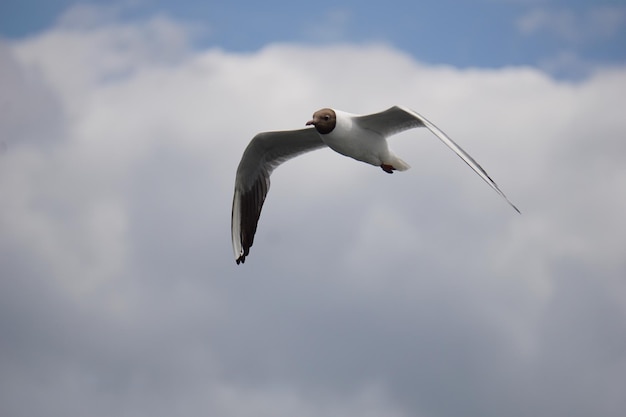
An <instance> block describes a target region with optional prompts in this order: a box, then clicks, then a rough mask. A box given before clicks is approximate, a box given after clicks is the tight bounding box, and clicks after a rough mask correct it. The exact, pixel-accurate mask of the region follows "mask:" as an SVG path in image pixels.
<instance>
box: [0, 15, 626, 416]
mask: <svg viewBox="0 0 626 417" xmlns="http://www.w3.org/2000/svg"><path fill="white" fill-rule="evenodd" d="M172 25H174V24H173V23H172V24H170V23H168V24H167V25H164V26H158V27H155V26H154V25H153V24H152V23H150V22H148V23H146V24H145V25H142V24H138V25H134V26H123V27H122V29H123V30H122V32H120V27H119V26H111V27H108V26H104V27H100V28H98V29H97V30H96V31H90V30H89V29H86V28H80V27H78V28H67V27H63V28H61V29H59V30H51V31H50V32H47V33H44V34H42V35H40V36H38V37H35V38H32V39H29V40H27V41H21V42H15V43H10V44H8V45H5V47H4V48H2V49H0V53H2V55H3V59H1V60H0V62H3V63H5V62H6V63H7V64H4V66H3V68H5V69H6V68H8V70H3V71H2V73H1V74H2V79H0V84H1V85H11V86H13V88H14V90H12V91H13V92H12V93H11V95H10V97H11V106H12V108H15V109H18V110H19V111H17V115H16V114H9V113H6V112H3V113H2V115H1V116H0V117H2V120H1V121H0V126H8V124H7V123H12V121H13V120H19V118H22V119H23V120H29V121H32V122H33V123H22V125H23V126H29V125H33V126H35V128H31V127H28V128H24V129H17V128H15V129H14V128H12V129H13V130H11V132H12V133H11V136H12V142H11V146H10V147H9V148H8V149H7V151H6V152H4V153H3V154H0V194H1V195H2V196H3V202H2V210H0V225H1V230H2V234H0V261H1V262H0V272H1V275H2V280H0V286H1V287H0V309H1V313H2V314H0V332H1V333H2V335H3V337H2V338H1V339H0V340H1V341H0V375H2V376H1V377H0V384H1V387H2V389H0V404H3V405H2V407H3V411H4V412H5V413H6V414H7V415H12V416H20V415H24V416H26V415H43V414H46V415H59V416H61V415H63V416H83V415H91V416H100V415H102V416H105V415H121V416H125V415H128V416H131V415H132V416H142V415H150V416H159V415H172V414H177V415H179V414H187V415H188V414H192V415H195V414H208V415H232V416H252V415H254V416H259V415H272V416H283V415H284V416H287V415H289V416H292V415H301V416H314V415H315V416H317V415H330V416H344V415H362V416H369V415H371V416H374V415H391V416H414V415H423V416H453V415H459V414H463V415H476V416H479V415H480V416H490V415H493V416H495V415H503V414H505V415H513V416H515V415H520V416H522V415H567V416H571V415H590V414H594V415H605V416H619V415H621V412H622V411H623V409H624V406H625V405H626V404H625V403H624V400H623V393H622V392H621V390H620V388H621V387H623V386H624V382H625V381H624V375H626V372H624V371H626V369H624V368H625V366H626V361H625V358H626V356H625V352H626V351H625V347H626V337H625V336H624V335H625V334H626V332H625V330H626V329H625V325H624V323H626V320H625V318H626V317H625V316H626V311H625V310H624V308H623V306H624V305H626V303H625V301H626V300H624V296H623V294H625V293H626V292H624V280H623V277H624V276H626V265H625V264H624V260H623V248H624V247H626V242H625V241H624V240H625V236H626V230H624V228H625V226H624V222H623V221H621V219H622V213H623V212H624V210H625V209H626V200H625V199H624V196H623V195H622V193H620V192H619V190H622V189H624V185H625V184H624V181H625V180H624V179H625V178H626V176H625V175H624V174H625V171H624V167H625V166H626V164H625V162H626V161H625V159H626V152H624V149H623V146H622V143H623V141H622V140H621V139H622V137H623V134H624V132H625V131H626V125H625V124H624V121H623V117H622V115H621V114H620V112H619V111H617V110H616V109H618V108H620V107H619V106H618V104H619V103H617V102H615V99H614V97H623V96H624V94H619V92H620V91H621V90H623V89H624V86H625V85H626V83H625V78H626V71H624V70H623V69H617V70H615V69H614V70H610V71H609V70H607V71H604V72H599V73H598V74H597V75H595V76H594V77H593V78H589V79H586V80H584V81H582V82H580V83H577V84H565V83H561V82H556V81H554V80H552V79H550V78H549V77H546V76H545V75H543V74H542V73H541V72H538V71H535V70H532V69H527V68H526V69H524V68H510V69H503V70H464V71H460V70H456V69H453V68H447V67H431V66H425V65H423V64H421V63H418V62H414V61H413V60H411V59H410V58H408V57H407V56H406V55H404V54H403V53H401V52H399V51H396V50H393V49H390V48H387V47H384V46H360V47H354V46H328V47H323V48H305V47H301V46H299V45H274V46H270V47H268V48H266V49H264V50H261V51H259V52H256V53H253V54H230V53H227V52H223V51H218V50H206V51H197V52H194V53H192V52H189V51H188V50H187V46H186V45H185V44H182V45H181V46H180V48H179V49H180V55H179V54H177V49H176V47H174V49H173V50H172V55H171V56H177V57H178V59H165V60H163V59H158V57H157V58H155V59H152V58H150V59H146V57H151V56H153V55H151V51H154V50H155V43H154V42H157V45H156V46H158V42H161V41H163V42H165V44H167V45H170V46H171V45H176V43H175V42H174V43H169V42H168V36H170V35H171V36H174V37H175V38H176V39H180V38H179V34H180V33H184V29H183V28H181V29H180V30H172V28H173V27H175V26H172ZM159 27H167V30H164V31H163V32H159V33H160V35H159V36H145V34H146V33H153V32H154V31H155V30H156V31H159V30H160V29H159ZM120 33H123V34H124V39H126V40H128V39H132V40H133V41H132V48H133V50H134V51H135V52H137V53H123V51H124V50H125V45H126V42H127V41H124V40H120ZM168 34H169V35H168ZM61 35H62V36H61ZM161 35H162V36H161ZM112 39H117V41H115V42H113V41H111V40H112ZM155 39H156V40H155ZM72 45H73V46H72ZM96 45H97V46H98V47H99V48H100V49H99V51H100V53H101V57H102V60H99V61H96V62H94V63H93V64H92V65H85V64H84V62H85V59H86V57H87V56H90V55H89V54H90V53H91V52H89V51H90V50H92V49H91V47H92V46H96ZM70 46H72V47H70ZM142 48H145V51H144V50H143V49H142ZM60 51H66V54H67V56H66V60H65V61H64V62H65V63H67V62H73V63H75V64H74V65H66V64H63V63H62V62H61V63H60V62H59V60H58V54H59V53H60ZM68 51H69V52H68ZM144 52H145V53H144ZM5 57H6V58H7V59H6V60H5V59H4V58H5ZM106 57H108V58H106ZM113 57H114V59H113ZM81 63H82V64H81ZM110 63H114V65H112V64H110ZM63 65H65V66H63ZM119 68H132V69H133V70H132V71H121V72H120V71H118V70H119ZM112 73H113V74H115V76H114V77H111V76H108V75H110V74H112ZM24 74H30V75H28V76H29V77H31V78H30V81H28V83H26V82H24V81H23V80H24V77H25V75H24ZM372 80H377V81H376V82H372ZM623 93H626V92H623ZM42 97H43V99H42ZM392 104H404V105H408V106H410V107H413V108H415V109H416V110H417V111H419V112H421V113H423V114H425V115H426V116H427V117H429V118H431V119H432V120H433V121H434V122H435V123H436V124H438V125H439V126H440V127H441V128H443V129H444V130H445V131H446V132H447V133H449V134H450V135H451V136H452V137H453V138H454V139H456V140H457V141H458V142H459V143H460V144H461V145H462V146H463V147H464V148H466V149H467V150H468V151H469V152H470V153H471V154H472V155H473V156H475V157H476V159H477V160H478V161H480V162H481V163H482V164H483V165H484V166H485V167H486V168H487V170H488V171H489V172H490V174H492V176H493V177H494V179H495V180H496V181H497V182H498V183H499V185H500V186H501V187H502V188H503V189H504V190H505V192H507V194H508V195H509V196H510V197H511V199H512V200H513V201H514V202H515V203H516V204H518V205H519V207H520V208H521V209H522V211H523V213H524V214H523V215H522V216H518V215H516V214H515V213H514V212H513V211H512V210H510V208H509V207H507V206H506V204H504V203H503V202H502V201H500V200H499V199H498V197H497V195H495V194H494V193H493V192H492V191H491V190H489V188H488V187H487V186H486V185H485V184H483V183H482V182H481V181H480V179H479V178H478V177H476V176H475V175H473V174H472V172H471V171H470V170H469V169H468V168H467V167H466V166H465V165H464V164H463V163H462V162H461V161H459V160H458V158H456V157H455V156H454V155H453V154H452V153H451V152H449V151H448V150H447V149H445V147H444V146H443V145H441V144H440V143H438V142H437V140H436V138H434V137H432V135H429V134H428V132H425V131H411V132H408V133H405V134H402V135H400V136H398V137H397V138H394V139H393V140H392V147H393V148H394V150H395V151H396V152H397V153H398V154H399V155H401V156H402V158H403V159H405V160H406V161H407V162H409V163H410V164H411V165H412V166H413V168H412V169H411V170H410V171H408V172H406V173H402V174H395V175H383V174H382V173H381V172H380V170H376V169H373V168H372V167H369V166H366V165H364V164H359V163H356V162H354V161H352V160H349V159H346V158H342V157H340V156H338V155H335V154H334V153H332V152H328V151H320V152H317V153H314V154H310V155H306V156H303V157H301V158H299V159H298V160H295V161H290V162H288V163H286V164H285V165H284V166H281V167H280V168H279V169H278V170H277V171H276V172H275V175H274V176H273V183H272V190H271V191H270V194H269V197H268V200H267V203H266V206H265V208H264V212H263V215H262V218H261V223H260V225H259V231H258V236H257V238H256V240H255V245H254V246H253V248H252V252H251V255H250V258H249V260H248V261H247V262H246V264H245V265H243V266H239V267H237V266H236V265H235V263H234V260H233V257H232V253H231V248H230V242H229V238H230V232H229V221H230V219H229V214H230V204H231V198H232V195H231V193H232V185H233V181H234V171H235V169H236V166H237V163H238V159H239V157H240V155H241V152H242V150H243V149H244V147H245V146H246V144H247V141H248V140H249V138H251V137H252V136H253V135H254V134H255V133H256V132H257V131H259V130H269V129H283V128H284V129H291V128H297V127H300V126H302V125H303V124H304V122H305V121H306V120H308V118H309V116H310V115H311V113H312V112H313V111H314V110H316V109H317V108H319V107H322V106H328V105H330V106H335V107H337V108H342V109H344V110H347V111H351V112H363V113H365V112H370V111H375V110H380V109H383V108H385V107H386V106H389V105H392ZM32 109H35V110H32ZM37 115H46V117H38V116H37ZM16 117H17V119H16ZM33 129H34V130H33ZM47 131H50V132H56V133H55V134H54V137H55V138H57V140H55V141H52V142H49V143H47V142H46V143H47V144H46V145H44V144H43V142H44V140H43V139H41V137H42V136H45V133H42V132H47ZM33 132H35V133H33Z"/></svg>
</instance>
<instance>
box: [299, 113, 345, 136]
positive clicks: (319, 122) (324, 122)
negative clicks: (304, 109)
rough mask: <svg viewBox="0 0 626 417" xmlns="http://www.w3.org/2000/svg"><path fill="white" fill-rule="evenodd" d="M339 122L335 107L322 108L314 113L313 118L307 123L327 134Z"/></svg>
mask: <svg viewBox="0 0 626 417" xmlns="http://www.w3.org/2000/svg"><path fill="white" fill-rule="evenodd" d="M336 124H337V115H336V114H335V111H334V110H333V109H321V110H318V111H316V112H315V113H313V119H311V120H309V121H308V122H306V125H307V126H309V125H313V126H315V129H316V130H317V131H318V132H319V133H321V134H322V135H325V134H327V133H330V132H332V131H333V129H334V128H335V125H336Z"/></svg>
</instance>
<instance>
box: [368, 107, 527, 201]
mask: <svg viewBox="0 0 626 417" xmlns="http://www.w3.org/2000/svg"><path fill="white" fill-rule="evenodd" d="M356 120H357V123H359V125H361V126H362V127H364V128H367V129H371V130H374V131H376V132H379V133H380V134H382V135H383V136H385V137H387V136H390V135H393V134H395V133H399V132H402V131H405V130H407V129H412V128H414V127H425V128H427V129H428V130H430V131H431V132H432V133H434V134H435V136H437V137H438V138H439V139H441V141H442V142H443V143H445V144H446V146H448V147H449V148H450V149H452V150H453V151H454V152H455V153H456V154H457V155H458V156H459V157H460V158H461V159H462V160H463V161H465V163H466V164H467V165H469V166H470V168H472V169H473V170H474V172H476V173H477V174H478V175H479V176H480V177H481V178H482V179H483V180H485V182H486V183H487V184H489V186H491V188H493V189H494V190H495V192H497V193H498V194H500V196H501V197H502V198H504V199H505V200H506V201H507V203H509V204H510V205H511V207H513V208H514V209H515V211H517V212H518V213H520V211H519V209H518V208H517V207H515V205H514V204H513V203H511V202H510V201H509V199H508V198H507V197H506V195H504V193H503V192H502V191H501V190H500V188H498V186H497V185H496V183H495V181H494V180H492V179H491V177H490V176H489V174H487V171H485V170H484V169H483V167H481V166H480V165H479V164H478V162H476V161H475V160H474V158H472V157H471V156H470V155H469V154H468V153H467V152H465V151H464V150H463V149H462V148H461V147H460V146H459V145H457V144H456V142H454V141H453V140H452V139H450V138H449V137H448V135H446V134H445V133H443V132H442V131H441V129H439V128H438V127H437V126H435V125H434V124H432V123H431V122H430V121H429V120H428V119H426V118H425V117H424V116H422V115H421V114H419V113H417V112H414V111H413V110H411V109H407V108H405V107H400V106H394V107H391V108H390V109H387V110H385V111H382V112H380V113H374V114H368V115H366V116H360V117H358V118H357V119H356Z"/></svg>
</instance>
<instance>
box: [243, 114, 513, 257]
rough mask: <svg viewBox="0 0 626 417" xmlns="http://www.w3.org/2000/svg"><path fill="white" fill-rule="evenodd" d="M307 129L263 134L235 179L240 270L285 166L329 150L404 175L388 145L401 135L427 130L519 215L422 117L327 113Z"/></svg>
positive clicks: (401, 164)
mask: <svg viewBox="0 0 626 417" xmlns="http://www.w3.org/2000/svg"><path fill="white" fill-rule="evenodd" d="M306 125H307V126H313V127H312V128H311V127H309V128H304V129H299V130H287V131H276V132H262V133H259V134H257V135H256V136H255V137H254V138H253V139H252V140H251V141H250V144H248V147H247V148H246V150H245V151H244V153H243V156H242V157H241V162H239V167H238V168H237V175H236V177H235V194H234V197H233V207H232V217H231V233H232V239H233V251H234V253H235V261H236V262H237V264H239V263H244V262H245V260H246V256H248V254H249V252H250V247H251V246H252V243H253V241H254V234H255V232H256V228H257V223H258V221H259V217H260V215H261V208H262V207H263V202H264V201H265V197H266V196H267V192H268V190H269V188H270V175H271V173H272V171H273V170H274V169H275V168H276V167H277V166H278V165H280V164H282V163H283V162H285V161H287V160H288V159H291V158H293V157H295V156H298V155H300V154H303V153H305V152H309V151H313V150H316V149H320V148H324V147H329V148H331V149H333V150H334V151H336V152H339V153H340V154H342V155H345V156H349V157H351V158H354V159H356V160H357V161H362V162H365V163H368V164H371V165H374V166H377V167H380V168H381V169H382V170H383V171H385V172H387V173H389V174H391V173H393V171H396V170H397V171H405V170H407V169H409V168H410V167H409V165H408V164H407V163H406V162H404V161H403V160H402V159H400V158H398V157H397V156H396V155H395V154H394V153H393V152H392V151H391V150H390V149H389V146H388V144H387V138H388V137H389V136H391V135H394V134H396V133H400V132H402V131H405V130H408V129H412V128H416V127H425V128H427V129H428V130H430V131H431V132H432V133H434V134H435V136H437V137H438V138H439V139H441V141H443V143H445V144H446V145H447V146H448V147H449V148H450V149H452V150H453V151H454V152H455V153H456V154H457V155H458V156H459V157H460V158H461V159H463V161H465V163H466V164H467V165H469V166H470V167H471V168H472V169H473V170H474V172H476V173H477V174H478V175H479V176H480V177H481V178H482V179H483V180H485V182H486V183H487V184H489V185H490V186H491V188H493V189H494V190H495V191H496V192H497V193H498V194H499V195H500V196H501V197H503V198H504V199H505V200H506V201H507V202H508V203H509V204H510V205H511V207H513V208H514V209H515V211H517V212H518V213H519V212H520V211H519V210H518V209H517V207H515V205H514V204H513V203H511V202H510V201H509V199H508V198H507V197H506V196H505V195H504V193H503V192H502V191H500V188H498V186H497V185H496V183H495V182H494V181H493V180H492V179H491V178H490V177H489V175H488V174H487V172H486V171H485V170H484V169H483V168H482V167H481V166H480V165H479V164H478V163H477V162H476V161H475V160H474V158H472V157H471V156H470V155H469V154H468V153H467V152H465V151H464V150H463V149H461V147H460V146H459V145H457V144H456V143H455V142H453V141H452V139H450V138H449V137H448V136H447V135H446V134H445V133H443V132H442V131H441V130H440V129H439V128H438V127H437V126H435V125H434V124H432V123H431V122H430V121H428V120H427V119H426V118H425V117H423V116H422V115H420V114H418V113H416V112H414V111H413V110H410V109H407V108H405V107H401V106H394V107H391V108H390V109H387V110H385V111H382V112H379V113H373V114H367V115H362V116H361V115H356V114H351V113H346V112H343V111H340V110H336V109H330V108H324V109H321V110H318V111H316V112H315V113H314V114H313V119H311V120H309V121H308V122H306Z"/></svg>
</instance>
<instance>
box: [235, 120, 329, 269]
mask: <svg viewBox="0 0 626 417" xmlns="http://www.w3.org/2000/svg"><path fill="white" fill-rule="evenodd" d="M324 146H326V145H325V144H324V142H323V141H322V139H321V138H320V136H319V134H318V133H317V131H316V130H315V129H314V128H308V129H300V130H291V131H280V132H263V133H259V134H258V135H256V136H255V137H254V138H253V139H252V140H251V141H250V144H248V147H247V148H246V150H245V151H244V153H243V156H242V157H241V162H239V167H238V168H237V176H236V178H235V193H234V196H233V207H232V213H231V233H232V240H233V251H234V253H235V261H236V262H237V263H238V264H239V263H240V262H241V263H243V262H245V260H246V256H248V253H249V252H250V247H251V246H252V243H253V242H254V234H255V233H256V229H257V224H258V222H259V217H260V216H261V208H262V207H263V203H264V202H265V197H266V196H267V192H268V191H269V188H270V175H271V174H272V171H273V170H274V169H275V168H276V167H277V166H278V165H280V164H282V163H283V162H285V161H287V160H288V159H291V158H293V157H295V156H298V155H300V154H303V153H305V152H309V151H313V150H315V149H319V148H322V147H324Z"/></svg>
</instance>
